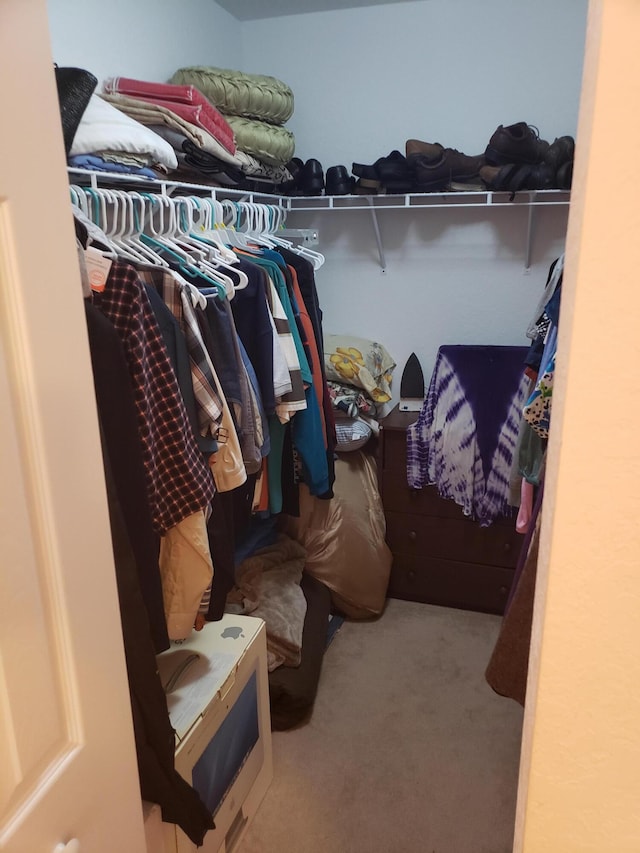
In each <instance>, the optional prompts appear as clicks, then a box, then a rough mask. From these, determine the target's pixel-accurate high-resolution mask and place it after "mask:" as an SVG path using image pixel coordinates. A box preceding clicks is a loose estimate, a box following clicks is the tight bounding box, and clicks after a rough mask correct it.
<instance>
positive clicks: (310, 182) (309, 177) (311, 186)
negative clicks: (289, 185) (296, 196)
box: [300, 159, 324, 195]
mask: <svg viewBox="0 0 640 853" xmlns="http://www.w3.org/2000/svg"><path fill="white" fill-rule="evenodd" d="M300 187H301V189H302V194H303V195H322V190H323V189H324V172H323V170H322V164H321V163H320V161H319V160H313V159H312V160H307V162H306V163H305V164H304V166H303V168H302V174H301V177H300Z"/></svg>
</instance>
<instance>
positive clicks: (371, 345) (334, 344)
mask: <svg viewBox="0 0 640 853" xmlns="http://www.w3.org/2000/svg"><path fill="white" fill-rule="evenodd" d="M395 366H396V363H395V361H394V360H393V359H392V358H391V356H390V355H389V353H388V352H387V350H386V349H385V348H384V347H383V346H382V344H379V343H377V342H376V341H369V340H366V339H365V338H354V337H351V336H347V335H325V336H324V367H325V372H326V375H327V379H328V380H331V381H333V382H339V383H341V384H346V385H354V386H355V387H356V388H362V390H363V391H366V393H367V394H368V395H369V396H370V397H371V399H372V400H373V401H374V402H376V403H388V402H389V400H391V379H392V374H393V369H394V367H395Z"/></svg>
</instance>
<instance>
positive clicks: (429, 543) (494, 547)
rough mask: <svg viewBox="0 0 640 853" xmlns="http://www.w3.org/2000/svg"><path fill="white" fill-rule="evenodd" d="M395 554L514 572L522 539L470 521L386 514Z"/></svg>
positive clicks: (512, 532)
mask: <svg viewBox="0 0 640 853" xmlns="http://www.w3.org/2000/svg"><path fill="white" fill-rule="evenodd" d="M385 515H386V520H387V544H388V545H389V547H390V548H391V550H392V551H393V553H394V554H406V555H409V556H416V557H420V556H423V557H435V558H441V559H446V560H459V561H462V562H466V563H484V564H489V565H493V566H502V567H505V568H510V569H513V568H515V565H516V563H517V560H518V554H519V553H520V547H521V544H522V536H520V535H519V534H518V533H516V532H515V529H514V528H510V527H505V526H502V525H491V526H490V527H480V526H479V525H478V524H476V523H474V522H472V521H469V520H468V519H464V518H463V519H457V518H436V517H432V516H423V515H418V514H404V513H397V512H387V513H385Z"/></svg>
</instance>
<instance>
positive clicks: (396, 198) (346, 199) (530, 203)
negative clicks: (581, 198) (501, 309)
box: [282, 190, 571, 272]
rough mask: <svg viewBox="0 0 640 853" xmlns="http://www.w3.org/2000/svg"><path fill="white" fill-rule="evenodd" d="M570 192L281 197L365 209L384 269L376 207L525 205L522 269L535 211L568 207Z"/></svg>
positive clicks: (293, 206) (329, 207)
mask: <svg viewBox="0 0 640 853" xmlns="http://www.w3.org/2000/svg"><path fill="white" fill-rule="evenodd" d="M570 198H571V194H570V192H569V191H567V190H525V191H521V192H518V193H516V194H515V195H512V194H511V193H509V192H493V191H477V190H475V191H469V192H442V193H410V194H407V195H375V196H364V195H353V196H305V197H293V198H284V199H282V202H283V203H284V206H285V208H286V209H287V210H288V211H291V212H302V211H304V212H307V213H309V212H314V213H315V212H319V211H325V210H326V211H336V210H342V211H344V210H351V211H355V210H364V211H368V212H369V214H370V215H371V219H372V225H373V231H374V235H375V238H376V245H377V249H378V257H379V261H380V267H381V269H382V271H383V272H384V271H385V270H386V266H387V264H386V259H385V253H384V247H383V245H382V238H381V235H380V226H379V223H378V216H377V212H378V211H379V210H423V209H436V208H448V209H451V208H454V207H465V208H468V207H475V208H480V207H482V208H496V207H511V208H513V207H514V206H523V205H524V206H525V207H527V208H528V211H529V216H528V220H527V240H526V247H525V269H526V270H528V269H529V268H530V266H531V249H532V244H533V235H534V226H535V217H536V211H537V209H538V208H540V207H568V205H569V202H570Z"/></svg>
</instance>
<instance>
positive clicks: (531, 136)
mask: <svg viewBox="0 0 640 853" xmlns="http://www.w3.org/2000/svg"><path fill="white" fill-rule="evenodd" d="M548 149H549V143H548V142H545V140H544V139H540V134H539V132H538V130H537V128H535V127H533V125H530V124H527V123H526V122H524V121H519V122H517V123H516V124H510V125H508V126H507V127H504V126H503V125H499V126H498V127H497V128H496V130H495V131H494V132H493V134H492V136H491V139H490V140H489V144H488V145H487V147H486V149H485V152H484V153H485V157H486V158H487V163H489V164H490V165H492V166H504V165H507V164H508V163H520V164H526V163H528V164H530V165H533V164H534V163H541V162H542V161H543V160H544V156H545V154H546V153H547V151H548Z"/></svg>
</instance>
